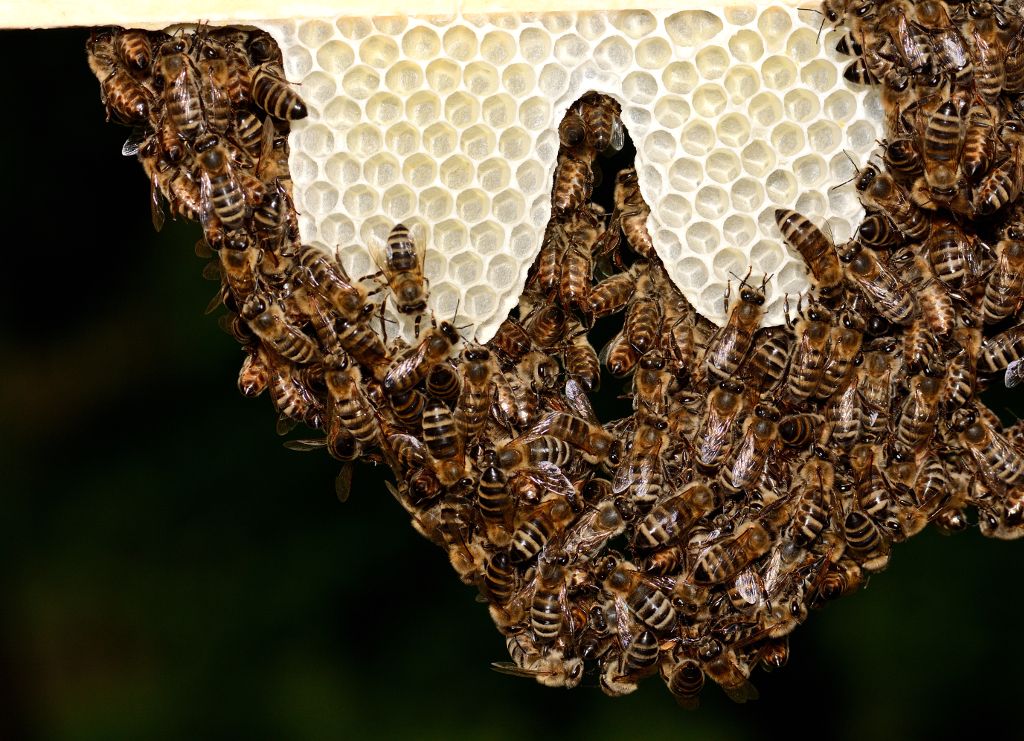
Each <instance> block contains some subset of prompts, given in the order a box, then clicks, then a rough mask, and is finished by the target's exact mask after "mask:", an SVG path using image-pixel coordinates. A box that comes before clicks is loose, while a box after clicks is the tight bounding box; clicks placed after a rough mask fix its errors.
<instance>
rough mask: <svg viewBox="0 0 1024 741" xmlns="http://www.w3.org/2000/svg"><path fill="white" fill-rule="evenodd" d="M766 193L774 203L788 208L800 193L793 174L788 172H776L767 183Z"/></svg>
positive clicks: (772, 173)
mask: <svg viewBox="0 0 1024 741" xmlns="http://www.w3.org/2000/svg"><path fill="white" fill-rule="evenodd" d="M765 192H766V193H767V194H768V197H769V198H770V199H771V200H772V201H773V202H775V203H777V204H779V205H780V206H781V205H784V206H786V207H787V208H788V207H789V204H791V203H793V201H794V200H795V199H796V196H797V193H798V192H799V191H798V187H797V184H796V178H795V177H794V176H793V173H791V172H789V171H788V170H774V171H772V172H771V174H769V175H768V180H767V181H766V182H765Z"/></svg>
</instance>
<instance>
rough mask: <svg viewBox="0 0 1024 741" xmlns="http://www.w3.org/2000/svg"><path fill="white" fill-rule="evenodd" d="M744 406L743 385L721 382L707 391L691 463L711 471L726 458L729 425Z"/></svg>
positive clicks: (729, 433) (731, 426) (729, 436)
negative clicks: (705, 410)
mask: <svg viewBox="0 0 1024 741" xmlns="http://www.w3.org/2000/svg"><path fill="white" fill-rule="evenodd" d="M742 409H743V387H742V386H739V385H737V384H732V383H725V382H723V383H720V384H719V385H718V386H716V387H715V388H714V389H712V390H711V393H710V394H708V404H707V413H706V414H705V416H704V420H703V422H702V423H701V426H700V429H699V430H698V432H697V434H696V436H695V437H694V439H693V447H694V462H695V463H696V464H697V466H698V467H699V468H701V469H703V470H705V471H708V472H712V471H715V470H717V469H718V467H719V466H720V465H721V464H722V462H723V461H724V460H725V458H726V456H727V455H728V453H729V449H730V448H731V446H732V428H733V424H734V423H735V422H736V419H737V418H738V417H739V414H740V411H741V410H742Z"/></svg>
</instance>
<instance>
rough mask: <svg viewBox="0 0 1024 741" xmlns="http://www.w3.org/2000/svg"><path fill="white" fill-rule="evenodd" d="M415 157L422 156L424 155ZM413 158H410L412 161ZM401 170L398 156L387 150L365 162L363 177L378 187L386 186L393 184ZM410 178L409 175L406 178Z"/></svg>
mask: <svg viewBox="0 0 1024 741" xmlns="http://www.w3.org/2000/svg"><path fill="white" fill-rule="evenodd" d="M414 157H422V155H415V156H414ZM412 159H413V158H410V161H411V160H412ZM401 171H402V167H401V165H399V164H398V158H397V157H395V156H394V155H392V154H388V153H387V152H380V153H378V154H375V155H373V156H372V157H370V159H368V160H366V162H365V163H364V164H363V178H364V179H365V180H366V182H367V183H369V184H370V185H372V186H374V187H376V188H386V187H387V186H389V185H391V184H392V183H393V182H395V180H397V179H398V174H399V173H400V172H401ZM408 179H409V178H408V175H407V176H406V180H408Z"/></svg>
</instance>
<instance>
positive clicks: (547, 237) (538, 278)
mask: <svg viewBox="0 0 1024 741" xmlns="http://www.w3.org/2000/svg"><path fill="white" fill-rule="evenodd" d="M568 247H569V233H568V231H567V230H566V227H565V224H563V223H562V222H559V221H554V220H552V221H550V222H548V227H547V229H546V230H545V232H544V241H543V242H541V245H540V254H539V255H537V262H536V269H535V271H534V274H533V276H532V278H531V283H536V289H537V291H539V292H540V293H542V294H550V293H551V292H553V291H555V290H556V289H558V287H559V285H560V284H561V280H562V278H561V276H562V260H563V259H564V257H565V252H566V250H567V249H568ZM588 280H589V276H588Z"/></svg>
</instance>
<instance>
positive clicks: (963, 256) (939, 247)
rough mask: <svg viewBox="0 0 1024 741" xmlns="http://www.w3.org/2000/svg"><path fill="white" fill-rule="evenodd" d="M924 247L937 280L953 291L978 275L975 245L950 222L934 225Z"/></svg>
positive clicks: (957, 226)
mask: <svg viewBox="0 0 1024 741" xmlns="http://www.w3.org/2000/svg"><path fill="white" fill-rule="evenodd" d="M926 247H927V250H928V260H929V262H930V263H931V265H932V268H933V270H934V271H935V275H936V277H938V279H939V280H941V281H942V282H943V283H945V284H946V285H947V286H949V287H950V288H953V289H954V290H955V289H957V288H959V287H960V286H961V285H962V284H963V282H964V281H965V280H967V279H970V278H973V277H974V275H975V274H977V273H978V272H979V268H978V262H979V261H978V258H977V256H976V254H975V249H974V245H973V244H972V242H971V240H970V239H969V238H968V236H967V235H966V234H965V233H964V231H963V229H962V228H961V227H960V226H959V225H958V224H956V223H954V222H952V221H940V222H938V223H936V224H935V226H934V228H933V229H932V233H931V236H930V237H929V238H928V241H927V243H926Z"/></svg>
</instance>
